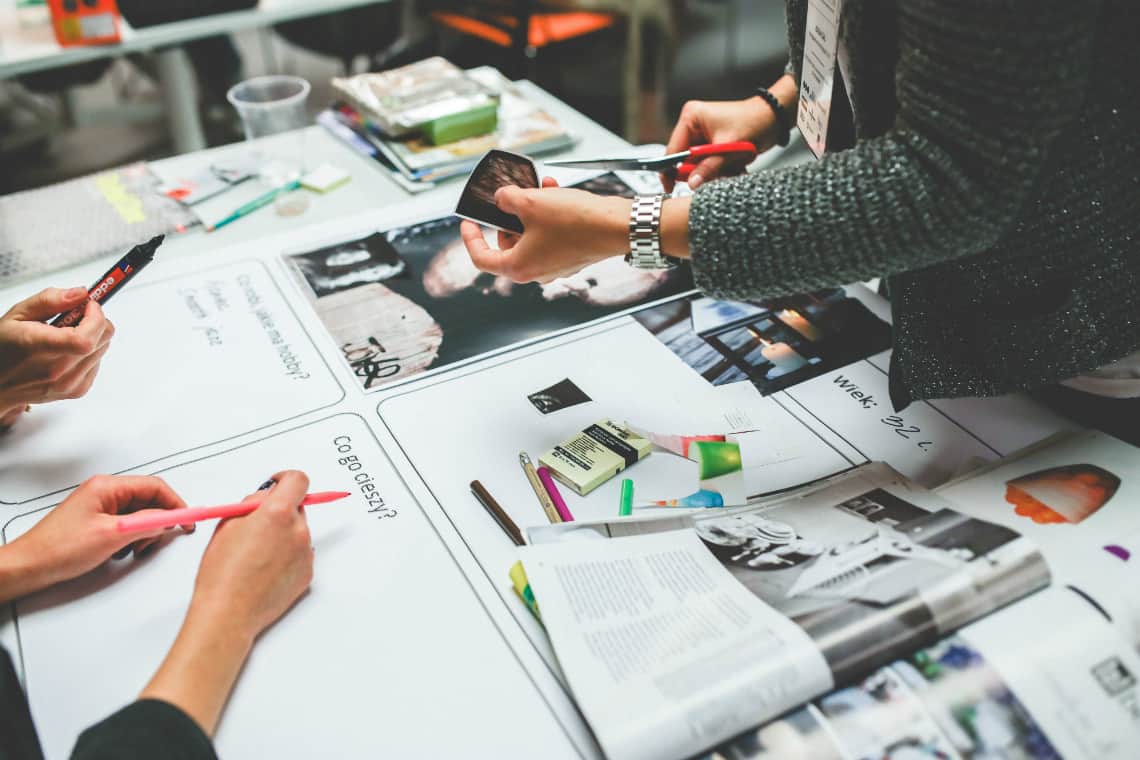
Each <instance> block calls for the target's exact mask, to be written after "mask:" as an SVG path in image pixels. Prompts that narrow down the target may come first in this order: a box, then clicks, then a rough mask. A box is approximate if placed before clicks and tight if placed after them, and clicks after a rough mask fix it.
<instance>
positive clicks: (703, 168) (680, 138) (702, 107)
mask: <svg viewBox="0 0 1140 760" xmlns="http://www.w3.org/2000/svg"><path fill="white" fill-rule="evenodd" d="M775 126H776V114H775V113H773V111H772V108H771V106H769V105H768V104H767V103H766V102H764V99H763V98H761V97H760V96H759V95H757V96H755V97H751V98H748V99H747V100H721V101H703V100H690V101H689V102H688V103H686V104H685V106H684V108H682V109H681V117H680V118H679V119H678V120H677V125H676V126H675V127H673V134H672V135H670V137H669V143H668V146H667V147H666V148H665V153H666V154H670V153H678V152H680V151H683V150H688V149H689V148H691V147H693V146H694V145H707V144H709V143H725V142H736V141H738V140H744V141H747V142H750V143H752V144H753V145H755V146H756V149H757V150H760V151H765V150H767V149H768V148H770V147H772V145H773V144H774V143H775ZM746 166H747V162H745V161H743V160H741V159H739V158H732V157H725V156H709V157H708V158H706V159H704V160H703V161H700V162H699V163H698V164H697V166H696V168H695V169H693V171H692V172H691V173H690V174H689V187H690V188H691V189H693V190H696V189H697V187H699V186H700V185H701V184H702V183H704V182H708V181H710V180H714V179H717V178H718V177H725V176H730V175H733V174H740V173H741V172H742V171H744V169H745V167H746ZM661 182H662V183H663V184H664V185H665V189H666V190H667V191H669V192H672V191H673V185H674V178H673V177H671V176H668V175H664V174H663V175H661Z"/></svg>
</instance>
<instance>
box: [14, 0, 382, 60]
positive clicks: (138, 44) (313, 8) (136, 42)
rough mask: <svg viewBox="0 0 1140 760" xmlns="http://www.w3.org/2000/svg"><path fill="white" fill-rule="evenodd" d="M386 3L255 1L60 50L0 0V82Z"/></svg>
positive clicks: (41, 28) (43, 27)
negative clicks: (105, 41) (115, 39)
mask: <svg viewBox="0 0 1140 760" xmlns="http://www.w3.org/2000/svg"><path fill="white" fill-rule="evenodd" d="M154 1H155V2H161V0H154ZM387 1H388V0H260V3H259V4H258V5H257V7H255V8H252V9H249V10H244V11H233V12H230V13H219V14H214V15H211V16H202V17H201V18H194V19H187V20H185V21H176V22H173V23H170V24H160V25H158V26H149V27H146V28H145V29H132V28H130V26H129V25H128V24H126V23H124V24H123V25H122V37H123V40H122V42H120V43H119V44H117V45H97V46H87V47H69V48H61V47H60V46H59V43H57V42H56V41H55V35H54V34H53V33H52V29H51V25H50V24H49V23H43V24H37V25H35V26H29V27H25V26H22V25H21V24H20V22H19V17H18V15H17V12H16V6H15V0H0V79H5V78H8V77H14V76H18V75H20V74H26V73H28V72H32V71H39V70H42V69H51V68H56V67H59V66H67V65H69V64H73V63H82V62H84V61H91V60H95V59H97V58H105V57H108V56H115V55H123V54H126V53H134V52H138V51H141V50H153V49H154V48H157V47H163V46H166V45H177V44H179V43H182V42H187V41H189V40H196V39H201V38H203V37H212V36H214V35H217V34H232V33H234V32H240V31H243V30H246V29H256V28H261V27H265V26H269V25H272V24H276V23H279V22H282V21H289V20H290V19H295V18H301V17H304V16H316V15H319V14H322V13H331V12H333V11H340V10H346V9H349V8H355V7H359V6H363V5H373V4H375V3H378V2H387Z"/></svg>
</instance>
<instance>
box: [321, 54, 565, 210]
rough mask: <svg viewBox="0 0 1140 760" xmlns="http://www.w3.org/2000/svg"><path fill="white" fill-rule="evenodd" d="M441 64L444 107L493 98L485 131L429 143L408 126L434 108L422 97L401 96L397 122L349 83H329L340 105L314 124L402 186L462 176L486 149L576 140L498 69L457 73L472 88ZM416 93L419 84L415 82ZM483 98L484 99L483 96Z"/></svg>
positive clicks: (543, 147) (526, 149) (526, 148)
mask: <svg viewBox="0 0 1140 760" xmlns="http://www.w3.org/2000/svg"><path fill="white" fill-rule="evenodd" d="M446 72H447V70H446V69H441V70H440V75H441V77H443V78H444V79H446V80H447V81H448V82H451V84H448V86H446V87H443V88H440V89H437V90H436V91H435V92H436V95H437V96H438V97H440V98H441V99H442V100H443V101H447V103H446V106H447V107H449V108H454V107H458V105H459V104H462V105H464V106H467V107H469V108H470V110H469V111H468V113H477V111H478V109H479V107H480V106H479V103H482V102H493V103H497V107H496V109H497V113H496V119H495V120H494V124H495V126H494V129H493V130H492V131H490V132H487V133H485V134H477V135H473V136H467V137H462V138H460V139H457V140H453V141H450V142H440V143H437V142H434V141H433V137H438V133H437V134H435V135H432V134H427V133H425V131H424V130H422V129H418V130H417V129H411V128H409V125H410V124H411V122H414V121H417V120H420V121H421V122H422V120H423V119H424V118H429V117H431V116H432V115H433V114H435V115H438V114H439V113H440V111H439V108H440V107H442V106H433V105H432V104H431V103H429V102H427V101H425V100H424V99H422V98H421V99H419V100H417V101H416V102H414V103H413V102H409V100H408V99H405V100H403V101H400V102H399V103H398V104H397V105H398V106H400V107H401V108H404V109H405V111H404V114H405V115H404V117H403V118H402V119H387V120H382V119H381V116H380V114H379V113H378V111H377V108H376V107H375V103H370V102H369V101H366V100H365V98H364V97H363V95H362V91H361V89H360V87H359V81H358V82H357V86H356V87H353V86H351V85H352V82H353V80H334V87H335V88H336V90H337V92H338V94H339V95H340V96H341V98H342V99H341V100H340V102H337V103H335V104H334V105H333V106H332V107H330V108H328V109H326V110H325V111H324V112H323V113H321V114H320V115H319V116H318V118H317V121H318V123H320V124H321V125H322V126H324V127H325V128H326V129H327V130H329V131H330V132H331V133H332V134H333V135H334V136H336V137H337V138H339V139H341V140H342V141H344V142H345V143H346V144H348V145H350V146H351V147H352V148H353V149H354V150H356V151H358V152H360V153H362V154H364V155H367V156H369V157H371V158H373V159H374V160H376V161H377V162H378V163H379V164H381V165H382V166H383V167H384V168H385V169H386V170H387V171H388V172H389V174H390V175H391V176H392V178H393V179H394V180H395V181H396V182H397V183H398V184H400V185H401V186H403V187H404V188H405V189H406V190H408V191H410V192H419V191H421V190H426V189H430V188H431V187H433V186H434V185H435V183H436V182H438V181H440V180H446V179H449V178H452V177H459V176H466V175H468V174H469V173H470V172H471V170H472V169H473V168H474V167H475V164H476V163H478V161H479V159H480V158H481V157H482V156H483V154H484V153H486V152H487V151H488V150H490V149H491V148H500V149H502V150H509V151H513V152H516V153H524V154H527V155H534V154H540V153H549V152H552V151H557V150H561V149H564V148H567V147H569V146H571V145H573V144H574V141H575V137H574V136H573V135H572V134H570V133H569V132H568V131H567V130H566V128H565V127H564V126H563V125H562V124H560V123H559V122H558V120H557V119H555V118H554V116H552V115H551V114H550V113H548V112H547V111H545V110H543V109H542V108H541V107H539V106H538V105H537V104H535V103H534V102H532V101H530V100H528V99H527V98H526V97H525V96H524V95H523V94H522V93H521V92H520V91H519V90H518V88H517V87H515V85H514V84H513V83H512V82H510V81H509V80H508V79H506V78H505V77H504V76H503V75H502V74H500V73H499V72H498V70H496V69H494V68H491V67H479V68H476V69H471V70H469V71H466V72H463V73H464V77H465V80H464V81H466V82H472V83H474V85H475V86H477V88H478V89H477V90H473V89H469V88H468V89H464V90H463V91H462V92H461V91H460V89H459V86H458V85H456V84H455V83H454V79H453V77H451V76H450V75H448V74H447V73H446ZM421 91H422V83H421ZM485 98H486V99H489V100H487V101H484V100H483V99H485Z"/></svg>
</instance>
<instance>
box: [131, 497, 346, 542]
mask: <svg viewBox="0 0 1140 760" xmlns="http://www.w3.org/2000/svg"><path fill="white" fill-rule="evenodd" d="M351 495H352V494H351V493H350V492H348V491H320V492H318V493H311V494H309V495H308V496H306V497H305V498H304V499H302V500H301V506H302V507H306V506H308V505H310V504H324V503H326V502H330V501H337V500H338V499H343V498H344V497H345V496H351ZM260 506H261V502H260V501H243V502H238V503H237V504H220V505H218V506H216V507H186V508H185V509H168V510H165V511H163V512H161V513H155V514H138V515H125V516H123V517H120V518H119V522H118V523H116V527H117V528H118V529H119V532H120V533H136V532H141V531H146V530H158V529H159V528H173V527H174V526H175V525H187V524H188V523H195V522H198V521H199V520H212V519H214V518H215V517H219V518H224V517H241V516H242V515H248V514H249V513H250V512H252V511H253V510H255V509H257V508H258V507H260Z"/></svg>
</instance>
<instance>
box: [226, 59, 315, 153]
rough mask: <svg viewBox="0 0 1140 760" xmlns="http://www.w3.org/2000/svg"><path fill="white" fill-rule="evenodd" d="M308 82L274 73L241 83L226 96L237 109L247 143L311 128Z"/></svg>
mask: <svg viewBox="0 0 1140 760" xmlns="http://www.w3.org/2000/svg"><path fill="white" fill-rule="evenodd" d="M309 90H310V86H309V83H308V81H306V80H305V79H302V78H301V77H294V76H287V75H284V74H275V75H272V76H264V77H254V78H253V79H247V80H245V81H244V82H238V83H237V84H235V85H234V86H233V87H231V88H230V89H229V92H227V93H226V99H227V100H229V101H230V103H232V104H233V106H234V108H236V109H237V112H238V116H240V117H241V124H242V127H243V128H244V130H245V138H246V139H247V140H256V139H257V138H259V137H265V136H266V135H275V134H277V133H278V132H287V131H289V130H291V129H300V128H301V127H306V126H308V125H309V123H310V122H309V114H308V112H307V111H306V110H305V100H306V99H307V98H308V97H309Z"/></svg>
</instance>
